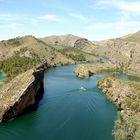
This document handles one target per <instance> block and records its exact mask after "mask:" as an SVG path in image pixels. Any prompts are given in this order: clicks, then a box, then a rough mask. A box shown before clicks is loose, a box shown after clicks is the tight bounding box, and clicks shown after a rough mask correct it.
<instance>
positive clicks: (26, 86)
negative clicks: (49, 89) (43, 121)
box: [0, 69, 44, 122]
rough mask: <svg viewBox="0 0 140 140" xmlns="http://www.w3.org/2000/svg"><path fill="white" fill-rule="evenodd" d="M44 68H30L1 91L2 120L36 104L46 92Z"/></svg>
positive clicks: (0, 117) (0, 107) (0, 108)
mask: <svg viewBox="0 0 140 140" xmlns="http://www.w3.org/2000/svg"><path fill="white" fill-rule="evenodd" d="M43 81H44V70H43V69H40V70H36V71H34V70H28V71H26V72H25V73H22V74H20V75H18V76H17V77H15V78H14V79H13V80H12V81H10V82H9V83H8V84H6V85H5V86H4V87H3V88H2V89H1V92H0V121H1V122H3V121H7V120H9V119H11V118H14V117H16V116H18V115H20V114H21V113H23V112H24V111H25V109H27V108H28V107H31V106H33V105H36V104H37V103H38V101H39V100H40V96H41V95H43V92H44V87H43V85H44V83H43Z"/></svg>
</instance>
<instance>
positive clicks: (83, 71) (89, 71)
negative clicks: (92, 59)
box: [74, 63, 115, 78]
mask: <svg viewBox="0 0 140 140" xmlns="http://www.w3.org/2000/svg"><path fill="white" fill-rule="evenodd" d="M114 69H115V67H114V66H113V65H111V64H109V63H103V64H96V65H92V64H80V65H78V67H77V68H76V69H75V70H74V72H75V74H76V75H77V76H78V77H80V78H88V77H90V76H92V75H93V74H96V73H99V72H102V71H108V70H109V71H111V70H114Z"/></svg>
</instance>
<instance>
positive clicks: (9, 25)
mask: <svg viewBox="0 0 140 140" xmlns="http://www.w3.org/2000/svg"><path fill="white" fill-rule="evenodd" d="M20 26H21V24H19V23H15V22H12V23H7V24H3V25H0V29H17V27H20Z"/></svg>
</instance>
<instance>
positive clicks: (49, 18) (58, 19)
mask: <svg viewBox="0 0 140 140" xmlns="http://www.w3.org/2000/svg"><path fill="white" fill-rule="evenodd" d="M37 19H39V20H46V21H55V22H61V21H62V20H63V19H62V18H61V17H59V16H58V15H55V14H47V15H42V16H39V17H38V18H37Z"/></svg>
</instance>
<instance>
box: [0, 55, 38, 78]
mask: <svg viewBox="0 0 140 140" xmlns="http://www.w3.org/2000/svg"><path fill="white" fill-rule="evenodd" d="M37 63H39V59H32V58H27V57H20V56H18V55H15V56H12V57H10V58H8V59H6V60H3V61H0V70H2V71H4V72H5V73H6V75H7V79H8V80H10V79H12V78H13V77H15V76H16V75H18V74H19V73H22V72H24V71H26V70H28V69H30V68H33V67H35V66H36V64H37Z"/></svg>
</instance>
